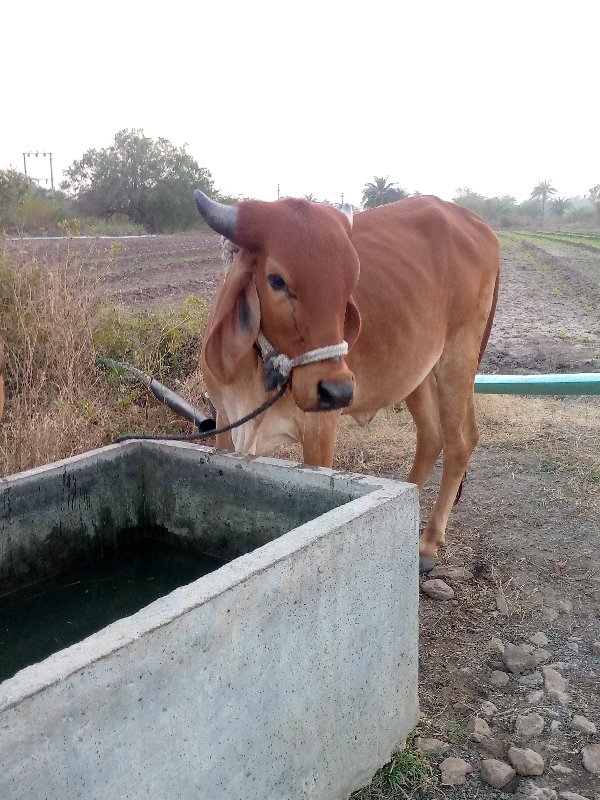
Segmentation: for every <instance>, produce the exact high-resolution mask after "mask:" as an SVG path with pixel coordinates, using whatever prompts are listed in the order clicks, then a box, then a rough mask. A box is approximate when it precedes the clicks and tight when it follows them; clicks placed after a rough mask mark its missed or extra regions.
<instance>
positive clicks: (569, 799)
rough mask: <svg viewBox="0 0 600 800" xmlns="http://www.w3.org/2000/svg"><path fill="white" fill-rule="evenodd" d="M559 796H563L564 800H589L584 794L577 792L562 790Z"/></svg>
mask: <svg viewBox="0 0 600 800" xmlns="http://www.w3.org/2000/svg"><path fill="white" fill-rule="evenodd" d="M558 796H559V797H561V798H562V800H589V799H588V798H587V797H584V796H583V795H582V794H577V792H561V793H560V794H559V795H558Z"/></svg>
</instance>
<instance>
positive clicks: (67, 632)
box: [0, 539, 226, 681]
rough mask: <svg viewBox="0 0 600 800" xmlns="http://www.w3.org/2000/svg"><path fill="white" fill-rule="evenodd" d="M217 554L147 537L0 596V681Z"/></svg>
mask: <svg viewBox="0 0 600 800" xmlns="http://www.w3.org/2000/svg"><path fill="white" fill-rule="evenodd" d="M224 563H226V562H225V561H221V560H219V559H216V558H211V557H210V556H206V555H204V554H201V553H197V552H194V551H190V550H188V549H181V548H180V547H177V546H176V545H174V544H172V543H170V542H165V541H160V540H154V539H141V540H138V541H136V542H134V543H131V544H128V545H126V546H125V547H121V548H119V552H118V554H114V553H113V554H111V555H110V556H108V557H105V558H102V559H101V560H99V561H95V562H94V563H92V564H84V565H81V566H78V567H76V568H74V569H70V570H67V571H65V572H62V573H61V574H60V575H56V576H54V577H52V578H47V579H46V580H43V581H40V582H39V583H35V584H33V585H31V586H28V587H24V588H22V589H18V590H17V591H15V592H12V593H11V594H9V595H6V596H4V597H0V681H3V680H6V679H7V678H10V677H12V676H13V675H14V674H15V673H16V672H18V671H19V670H20V669H23V667H26V666H29V665H30V664H35V663H37V662H38V661H41V660H42V659H44V658H46V657H47V656H49V655H51V654H52V653H55V652H57V651H58V650H62V649H63V648H65V647H68V646H69V645H71V644H74V643H75V642H79V641H81V640H82V639H84V638H85V637H86V636H89V635H90V634H92V633H96V631H99V630H101V628H104V627H105V626H106V625H109V624H110V623H111V622H115V620H118V619H121V618H122V617H127V616H129V615H130V614H134V613H135V612H136V611H139V610H140V609H141V608H143V607H144V606H147V605H148V604H149V603H151V602H152V601H154V600H156V599H157V598H159V597H162V596H163V595H165V594H168V593H169V592H171V591H172V590H173V589H175V588H176V587H178V586H185V584H187V583H191V582H192V581H194V580H196V579H197V578H199V577H201V576H202V575H206V574H208V573H209V572H213V571H214V570H215V569H218V568H219V567H220V566H222V565H223V564H224Z"/></svg>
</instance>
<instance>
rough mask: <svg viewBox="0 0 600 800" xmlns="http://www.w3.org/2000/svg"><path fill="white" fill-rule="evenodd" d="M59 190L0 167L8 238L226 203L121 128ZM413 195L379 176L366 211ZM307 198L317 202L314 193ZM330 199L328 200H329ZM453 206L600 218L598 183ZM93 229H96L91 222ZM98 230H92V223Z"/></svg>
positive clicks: (183, 161)
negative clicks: (198, 200)
mask: <svg viewBox="0 0 600 800" xmlns="http://www.w3.org/2000/svg"><path fill="white" fill-rule="evenodd" d="M65 175H66V178H65V180H64V182H63V183H62V184H61V187H60V190H58V191H56V192H50V191H48V190H47V189H43V188H41V187H40V186H38V185H37V184H36V183H35V182H34V181H32V180H31V179H30V178H28V177H27V176H25V175H24V174H23V173H20V172H18V171H17V170H14V169H8V170H0V231H2V230H5V231H6V232H7V233H9V234H11V233H18V234H20V233H28V234H35V233H44V232H51V233H58V232H60V231H61V230H62V231H67V232H71V233H73V232H79V226H80V222H81V221H83V222H84V223H85V222H86V221H87V222H88V223H89V221H90V220H92V221H96V222H97V223H101V222H102V221H106V220H108V221H110V222H111V223H112V225H113V229H114V225H115V223H116V222H120V223H121V224H126V223H129V224H130V225H131V226H133V227H134V228H135V229H136V230H144V231H146V232H147V233H173V232H175V231H182V230H187V229H189V228H191V227H193V226H197V225H199V224H200V222H199V218H198V215H197V213H196V208H195V205H194V203H193V202H191V197H192V192H193V190H194V189H196V188H200V189H202V190H203V191H204V192H206V194H208V195H210V196H211V197H214V198H216V199H218V200H220V201H221V202H225V203H231V202H236V201H237V200H238V199H240V198H236V197H229V196H224V195H223V194H221V193H220V192H218V191H217V190H216V188H215V184H214V181H213V177H212V175H211V173H210V171H209V170H208V169H207V168H205V167H201V166H200V165H199V164H198V163H197V162H196V161H195V159H194V158H193V157H192V156H190V155H189V153H187V152H186V149H185V147H175V146H174V145H173V144H171V142H169V141H168V140H166V139H164V138H159V139H156V140H154V139H151V138H149V137H147V136H145V135H144V133H143V131H141V130H139V129H131V130H127V129H126V130H122V131H119V132H118V133H117V134H116V135H115V137H114V142H113V143H112V144H111V145H110V146H109V147H106V148H103V149H100V150H96V149H91V150H88V151H87V152H86V153H84V154H83V156H82V157H81V158H80V159H78V160H76V161H74V162H73V163H72V164H71V166H70V167H69V168H68V169H67V170H66V173H65ZM418 194H419V192H412V193H410V192H408V191H407V190H406V189H403V188H402V187H401V186H399V185H398V183H396V182H393V181H392V182H390V180H389V176H387V175H386V176H383V177H378V176H375V177H374V178H373V180H372V181H369V182H367V183H366V184H365V185H364V187H363V191H362V208H363V209H369V208H376V207H377V206H381V205H385V204H387V203H393V202H396V201H397V200H402V199H405V198H407V197H410V196H415V195H418ZM305 197H306V199H308V200H311V201H313V202H316V201H317V198H316V197H315V196H314V195H312V194H310V195H305ZM323 202H327V201H323ZM453 202H455V203H458V204H460V205H462V206H465V207H466V208H469V209H471V210H472V211H474V212H475V213H477V214H479V216H481V217H483V218H484V219H486V220H487V221H488V222H489V223H490V224H492V225H493V226H495V227H519V226H524V225H527V224H542V225H543V224H544V221H545V218H546V211H547V209H548V210H549V212H551V213H552V214H553V215H555V216H556V218H557V219H560V220H570V221H572V222H575V223H580V224H586V223H587V224H592V223H593V221H594V211H595V212H596V214H597V218H600V184H598V185H597V186H594V187H592V188H591V189H590V190H589V193H588V196H587V197H586V198H578V199H571V198H567V197H560V196H559V195H558V193H557V190H556V189H555V188H554V187H553V186H552V183H551V181H549V180H543V181H540V182H539V183H538V184H536V186H535V187H534V188H533V190H532V192H531V197H530V198H529V200H527V201H525V202H524V203H520V204H518V203H517V201H516V199H515V198H514V197H512V196H509V195H504V196H502V197H485V196H484V195H481V194H479V193H477V192H474V191H473V190H471V189H470V188H461V189H458V190H457V192H456V196H455V197H454V198H453ZM87 227H90V225H89V224H88V226H87ZM92 228H93V226H92Z"/></svg>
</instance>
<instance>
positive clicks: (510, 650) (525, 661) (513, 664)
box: [502, 642, 537, 675]
mask: <svg viewBox="0 0 600 800" xmlns="http://www.w3.org/2000/svg"><path fill="white" fill-rule="evenodd" d="M502 658H503V660H504V663H505V665H506V669H507V670H508V671H509V672H512V673H513V675H523V673H525V672H531V671H532V670H534V669H535V668H536V667H537V664H536V661H535V658H534V657H533V655H532V654H531V653H528V652H527V650H524V649H523V648H522V647H519V646H518V645H516V644H512V643H511V642H508V643H507V644H506V646H505V647H504V653H503V654H502Z"/></svg>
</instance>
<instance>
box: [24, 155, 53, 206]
mask: <svg viewBox="0 0 600 800" xmlns="http://www.w3.org/2000/svg"><path fill="white" fill-rule="evenodd" d="M40 157H41V158H48V159H49V161H50V186H51V189H52V197H54V172H53V169H52V153H50V152H47V151H45V150H44V151H42V150H36V151H35V152H34V151H33V150H30V151H29V152H28V153H23V168H24V171H25V177H27V159H28V158H40ZM32 180H35V181H36V182H38V183H39V182H40V180H45V181H46V183H48V178H42V179H38V178H32Z"/></svg>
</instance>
